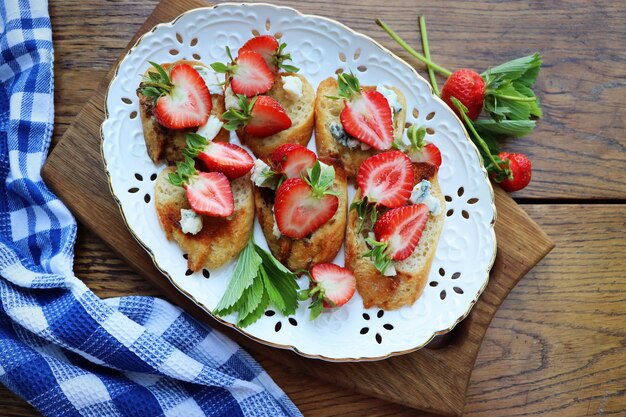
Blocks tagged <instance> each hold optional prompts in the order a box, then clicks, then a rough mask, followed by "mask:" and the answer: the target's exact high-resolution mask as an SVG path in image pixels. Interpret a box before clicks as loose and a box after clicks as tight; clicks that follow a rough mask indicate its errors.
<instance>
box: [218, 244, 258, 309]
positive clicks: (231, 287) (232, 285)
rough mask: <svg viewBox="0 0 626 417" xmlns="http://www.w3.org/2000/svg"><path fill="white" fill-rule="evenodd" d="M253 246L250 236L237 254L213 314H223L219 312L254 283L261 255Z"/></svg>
mask: <svg viewBox="0 0 626 417" xmlns="http://www.w3.org/2000/svg"><path fill="white" fill-rule="evenodd" d="M255 246H256V245H255V244H254V240H253V239H252V238H250V240H249V241H248V244H247V245H246V247H245V248H244V249H243V251H242V252H241V254H240V255H239V259H238V260H237V265H236V266H235V271H234V272H233V277H232V278H231V279H230V282H229V283H228V287H227V288H226V291H225V292H224V295H223V296H222V299H221V300H220V302H219V303H218V304H217V307H215V311H214V313H215V314H217V315H220V316H221V315H223V314H220V313H221V312H222V311H226V310H227V309H228V308H229V307H232V306H233V305H234V304H235V303H237V301H239V299H240V298H242V295H243V293H244V291H245V289H246V288H248V287H250V286H251V285H252V284H253V283H254V278H255V277H256V276H257V273H258V270H259V267H260V266H261V262H262V259H261V257H260V256H259V255H258V254H257V252H256V251H255Z"/></svg>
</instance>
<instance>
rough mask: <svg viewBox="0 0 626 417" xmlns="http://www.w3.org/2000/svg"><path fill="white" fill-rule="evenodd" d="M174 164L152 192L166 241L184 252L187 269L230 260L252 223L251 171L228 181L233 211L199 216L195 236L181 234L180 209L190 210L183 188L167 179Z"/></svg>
mask: <svg viewBox="0 0 626 417" xmlns="http://www.w3.org/2000/svg"><path fill="white" fill-rule="evenodd" d="M174 171H175V169H174V168H173V167H167V168H166V169H164V170H163V171H162V172H161V174H159V177H158V178H157V184H156V190H155V194H154V200H155V207H156V210H157V215H158V218H159V222H160V223H161V226H162V227H163V230H164V231H165V235H166V236H167V238H168V239H169V240H172V239H173V240H174V241H175V242H176V243H178V244H179V245H180V247H181V249H182V250H183V252H185V253H187V255H188V256H187V264H188V268H189V269H191V270H192V271H199V270H200V269H202V268H204V267H206V268H209V269H213V268H219V267H220V266H222V265H224V264H226V263H228V262H230V261H231V260H232V259H234V258H235V257H236V256H237V255H238V254H239V252H241V250H242V249H243V248H244V246H245V245H246V243H247V242H248V239H249V238H250V233H252V226H253V224H254V197H253V191H252V181H251V180H250V174H246V175H244V176H243V177H240V178H237V179H235V180H233V181H231V185H232V188H233V197H234V199H235V212H234V213H233V214H232V215H231V216H229V217H209V216H202V222H203V226H202V230H200V232H199V233H198V234H196V235H192V234H187V233H183V231H182V230H181V227H180V209H183V208H184V209H189V208H190V207H189V203H188V202H187V197H186V195H185V190H184V189H183V188H182V187H176V186H174V185H172V184H170V182H169V181H168V180H167V176H168V175H169V173H170V172H174Z"/></svg>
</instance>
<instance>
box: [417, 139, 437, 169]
mask: <svg viewBox="0 0 626 417" xmlns="http://www.w3.org/2000/svg"><path fill="white" fill-rule="evenodd" d="M409 156H410V157H411V161H413V162H428V163H430V164H433V165H434V166H436V167H437V168H439V167H440V166H441V151H439V148H438V147H437V146H435V145H434V144H432V143H428V144H426V145H425V146H424V147H423V148H422V149H421V150H419V151H415V150H414V151H412V152H411V153H410V155H409Z"/></svg>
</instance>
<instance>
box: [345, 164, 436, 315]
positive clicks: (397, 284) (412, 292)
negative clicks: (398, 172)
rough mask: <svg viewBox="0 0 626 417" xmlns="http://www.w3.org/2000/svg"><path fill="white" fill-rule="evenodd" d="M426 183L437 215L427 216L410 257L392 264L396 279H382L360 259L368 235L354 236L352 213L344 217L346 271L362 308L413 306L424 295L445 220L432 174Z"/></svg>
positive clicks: (355, 226)
mask: <svg viewBox="0 0 626 417" xmlns="http://www.w3.org/2000/svg"><path fill="white" fill-rule="evenodd" d="M429 181H430V182H431V185H432V188H431V192H432V193H433V195H435V196H436V197H437V198H438V199H439V201H440V203H441V207H442V210H441V213H440V214H439V215H438V216H434V215H432V214H430V215H429V219H428V222H427V224H426V229H425V232H424V234H423V235H422V239H420V242H419V244H418V247H417V248H416V249H415V251H414V252H413V254H412V255H411V256H410V257H409V258H407V259H406V260H403V261H401V262H394V265H395V268H396V272H397V275H396V276H393V277H387V276H384V275H383V274H381V273H380V272H379V271H378V270H377V269H376V267H375V266H374V263H373V262H372V261H371V260H370V259H369V258H366V257H363V254H364V253H365V252H367V251H368V250H369V247H368V246H367V244H366V243H365V237H366V236H367V233H368V231H362V232H361V234H357V232H356V230H357V222H358V221H359V220H358V215H357V213H356V210H352V211H350V212H349V213H348V222H347V229H346V259H345V261H346V267H347V268H349V269H351V270H352V271H353V272H354V276H355V278H356V287H357V291H358V292H359V294H361V297H363V306H364V307H365V308H370V307H374V306H375V307H380V308H382V309H384V310H396V309H398V308H401V307H403V306H405V305H411V304H413V303H415V301H416V300H417V298H418V297H419V296H420V295H421V294H422V291H424V287H425V286H426V281H427V280H428V274H429V272H430V267H431V264H432V261H433V258H434V256H435V252H436V249H437V243H438V241H439V236H440V235H441V230H442V228H443V221H444V216H445V214H444V213H445V201H444V199H443V195H442V194H441V190H440V189H439V183H438V181H437V175H436V174H435V176H433V177H432V178H430V180H429ZM359 197H360V193H359V192H358V191H357V195H356V196H355V199H356V198H359Z"/></svg>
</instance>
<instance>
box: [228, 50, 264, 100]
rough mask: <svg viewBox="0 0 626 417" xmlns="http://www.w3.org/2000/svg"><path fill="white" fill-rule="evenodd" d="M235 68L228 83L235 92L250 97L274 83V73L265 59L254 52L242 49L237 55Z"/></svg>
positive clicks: (262, 91) (262, 92)
mask: <svg viewBox="0 0 626 417" xmlns="http://www.w3.org/2000/svg"><path fill="white" fill-rule="evenodd" d="M236 65H237V68H236V69H235V73H234V74H233V77H232V80H231V82H230V85H231V87H232V89H233V92H234V93H235V94H243V95H245V96H247V97H252V96H254V95H257V94H264V93H267V92H268V91H269V89H270V88H272V85H273V84H274V74H273V73H272V71H271V70H270V68H269V67H268V66H267V63H266V62H265V59H263V57H262V56H261V55H259V54H257V53H256V52H252V51H244V52H241V53H240V54H239V56H238V57H237V63H236Z"/></svg>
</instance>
